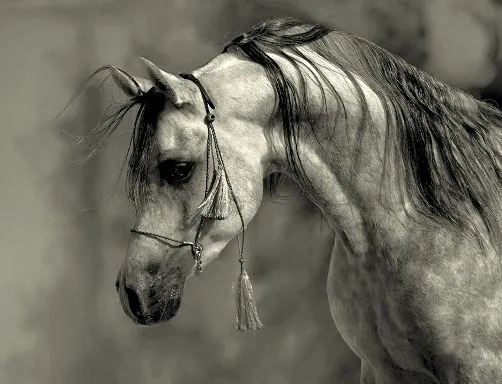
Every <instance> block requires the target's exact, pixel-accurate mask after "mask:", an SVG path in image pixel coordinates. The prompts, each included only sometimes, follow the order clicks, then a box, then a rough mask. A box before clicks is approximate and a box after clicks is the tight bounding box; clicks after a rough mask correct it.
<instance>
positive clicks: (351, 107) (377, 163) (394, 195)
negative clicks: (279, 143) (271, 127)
mask: <svg viewBox="0 0 502 384" xmlns="http://www.w3.org/2000/svg"><path fill="white" fill-rule="evenodd" d="M361 85H362V88H363V91H364V92H365V95H366V98H367V102H368V108H369V111H370V114H371V117H372V119H371V122H369V123H370V124H372V127H368V128H367V129H364V130H365V134H364V135H363V138H362V142H361V143H360V144H361V147H360V149H361V158H360V160H359V163H358V164H359V165H358V168H357V173H356V175H355V176H354V173H353V171H352V170H353V166H354V164H353V162H354V161H355V158H354V156H352V154H353V151H354V145H355V142H356V135H355V134H356V131H357V130H358V129H359V128H358V124H359V123H360V113H361V111H360V107H359V106H358V105H357V103H356V102H355V100H353V96H352V94H351V93H350V92H349V93H348V94H346V95H343V94H342V98H344V99H345V100H344V102H345V105H346V107H347V109H348V113H349V116H352V117H349V121H348V122H347V123H348V125H347V127H345V126H344V122H342V124H341V126H336V127H335V126H334V123H333V122H334V121H336V119H335V118H334V114H336V113H337V111H334V110H333V111H329V112H330V113H328V116H326V120H325V121H322V122H317V124H318V126H314V127H313V129H314V130H316V136H317V137H316V138H313V137H312V135H311V134H310V135H309V134H308V132H309V131H310V130H309V129H306V130H303V131H302V136H301V141H300V145H299V147H300V151H299V152H300V156H301V160H302V165H303V167H304V169H305V172H306V176H307V177H308V180H309V181H310V182H311V184H312V189H311V192H310V193H309V196H310V199H311V200H312V201H313V202H314V203H315V204H316V205H317V206H318V207H319V208H320V209H321V211H322V212H323V214H324V216H325V217H326V219H327V220H328V221H329V222H330V223H331V224H332V225H333V227H334V228H335V230H336V231H337V232H338V233H339V234H340V235H341V237H342V238H344V241H345V243H346V246H347V247H349V249H350V250H351V251H352V252H353V253H354V254H359V255H362V254H365V253H366V252H367V250H368V249H369V243H370V238H369V235H371V233H370V232H369V231H371V230H373V229H375V228H378V229H379V231H382V232H383V233H389V234H390V236H389V239H396V236H395V235H393V234H392V233H402V232H403V231H402V225H403V222H405V221H406V220H407V216H406V215H405V214H404V209H403V202H402V201H401V200H400V196H399V194H398V190H397V185H396V184H395V183H394V182H393V177H392V175H391V176H390V181H391V182H390V183H389V185H386V188H385V192H386V194H387V195H386V199H385V200H384V201H382V199H381V184H380V181H381V176H382V171H383V166H384V165H383V160H382V159H383V152H384V138H385V129H386V124H387V122H386V121H385V118H384V116H385V114H384V112H383V109H382V106H381V104H380V101H379V99H378V97H377V96H376V95H375V94H374V93H373V92H372V91H371V90H370V89H369V88H368V87H367V86H365V85H364V84H361ZM330 104H331V105H335V104H334V103H330ZM303 132H307V133H303ZM319 143H328V145H323V146H322V148H321V145H322V144H319ZM386 172H393V170H392V169H387V170H386ZM307 192H308V190H307ZM389 203H390V204H389ZM384 204H385V205H384ZM390 241H392V240H390ZM386 245H389V244H386ZM386 245H385V244H384V246H386ZM374 246H375V244H374V243H373V242H372V247H374Z"/></svg>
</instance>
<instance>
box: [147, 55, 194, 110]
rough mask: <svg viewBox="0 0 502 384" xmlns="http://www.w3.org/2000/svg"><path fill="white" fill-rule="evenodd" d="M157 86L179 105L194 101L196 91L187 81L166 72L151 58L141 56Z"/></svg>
mask: <svg viewBox="0 0 502 384" xmlns="http://www.w3.org/2000/svg"><path fill="white" fill-rule="evenodd" d="M140 59H141V61H142V62H143V64H144V65H145V67H146V69H147V71H148V74H149V76H150V78H151V79H152V81H153V82H154V84H155V86H156V87H157V88H159V89H160V90H162V91H164V92H165V93H166V95H167V97H168V99H169V100H170V101H171V102H172V103H173V104H174V105H175V106H177V107H179V106H181V105H183V104H187V103H190V102H193V97H194V91H193V89H192V88H191V87H190V85H189V84H187V82H186V81H184V80H183V79H181V78H180V77H178V76H175V75H172V74H170V73H167V72H164V71H163V70H162V69H160V68H159V67H157V66H156V65H155V64H154V63H152V62H151V61H150V60H147V59H145V58H144V57H140Z"/></svg>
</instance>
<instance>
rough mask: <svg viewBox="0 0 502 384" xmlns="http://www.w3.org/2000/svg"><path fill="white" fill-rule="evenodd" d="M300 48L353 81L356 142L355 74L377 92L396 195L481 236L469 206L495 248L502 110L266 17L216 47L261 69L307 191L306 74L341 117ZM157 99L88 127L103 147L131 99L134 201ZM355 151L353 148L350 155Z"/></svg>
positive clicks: (348, 38) (137, 101) (362, 49)
mask: <svg viewBox="0 0 502 384" xmlns="http://www.w3.org/2000/svg"><path fill="white" fill-rule="evenodd" d="M300 48H302V49H305V48H306V49H308V50H310V51H312V52H313V53H315V54H317V55H318V56H320V57H322V58H323V59H324V60H328V61H329V62H331V63H333V64H334V65H335V66H336V67H337V68H338V69H341V70H342V71H343V72H344V73H345V74H346V76H347V77H348V78H349V79H350V80H351V81H352V82H353V83H354V86H355V88H356V90H357V91H358V94H359V99H360V103H361V110H362V112H363V113H362V117H361V120H360V124H359V129H358V131H357V136H356V139H359V140H356V141H359V142H361V141H362V140H360V139H361V138H362V136H363V135H364V133H365V128H366V127H368V126H370V124H367V123H368V122H369V121H370V117H369V107H368V105H367V103H366V100H365V97H364V95H363V92H362V89H361V88H360V86H359V85H358V83H357V82H356V80H355V76H354V75H356V76H358V77H359V78H361V79H362V80H363V81H364V82H365V83H367V85H368V86H369V87H370V88H371V89H372V90H373V91H374V92H375V93H376V94H377V95H378V96H379V98H380V101H381V102H382V104H383V107H384V109H385V113H386V116H387V121H388V122H390V123H389V124H388V127H387V130H386V142H385V159H384V160H385V164H384V167H383V168H384V173H385V169H387V168H388V167H389V166H392V167H393V168H394V169H395V171H396V172H397V179H398V182H399V187H400V189H401V192H403V193H405V194H406V197H407V199H408V200H409V201H410V203H411V204H412V207H413V209H414V211H415V212H417V213H418V214H419V216H420V217H424V218H428V219H430V220H429V222H430V223H436V224H439V225H448V226H450V227H452V228H455V229H458V230H466V229H467V230H469V233H471V234H473V235H474V236H475V237H476V238H479V236H478V235H479V233H480V232H479V229H480V228H476V227H475V225H474V224H473V222H474V220H473V217H472V211H473V210H474V211H476V212H478V213H479V215H480V217H481V218H482V220H483V222H484V224H485V225H486V228H487V230H488V233H489V235H490V237H491V239H492V242H493V245H494V246H496V247H497V248H498V249H500V250H502V241H501V239H502V236H501V229H502V228H501V223H500V222H499V218H498V216H499V212H501V210H500V209H501V202H500V199H501V197H500V196H502V194H501V193H500V192H501V191H500V187H501V185H502V169H501V164H502V153H501V148H502V135H501V127H502V112H501V111H500V110H499V109H497V108H495V107H494V106H492V105H490V104H488V103H485V102H483V101H480V100H476V99H475V98H474V97H472V96H470V95H469V94H467V93H465V92H462V91H460V90H456V89H453V88H451V87H449V86H447V85H445V84H443V83H441V82H440V81H438V80H437V79H435V78H434V77H432V76H430V75H428V74H426V73H425V72H423V71H421V70H419V69H417V68H415V67H413V66H412V65H410V64H408V63H406V62H405V61H404V60H402V59H401V58H399V57H397V56H395V55H393V54H391V53H389V52H388V51H386V50H384V49H383V48H380V47H379V46H377V45H375V44H373V43H371V42H369V41H367V40H365V39H362V38H359V37H356V36H353V35H350V34H348V33H344V32H341V31H335V30H332V29H330V28H327V27H324V26H321V25H312V24H306V23H303V22H300V21H297V20H293V19H289V18H282V19H274V20H269V21H266V22H264V23H262V24H260V25H258V26H256V27H255V28H253V29H252V30H250V31H249V32H247V33H244V34H242V35H240V36H238V37H236V38H235V39H233V40H232V41H231V42H230V43H229V44H227V45H226V46H225V49H224V51H233V52H235V51H237V52H240V53H241V54H243V55H245V56H247V57H248V58H249V59H250V60H253V61H255V62H256V63H258V64H260V65H261V66H263V68H264V69H265V71H266V74H267V76H268V79H269V80H270V82H271V84H272V86H273V88H274V91H275V96H276V112H277V114H278V116H279V117H280V118H281V119H282V126H283V134H284V140H285V143H286V149H287V156H288V161H289V163H290V166H291V169H292V170H293V172H294V173H295V175H296V176H297V178H298V179H299V180H300V182H301V183H302V184H303V185H304V187H306V188H309V185H310V184H309V180H308V177H307V176H306V175H305V173H304V172H303V167H302V164H301V161H300V157H299V155H298V149H299V148H298V138H299V132H300V122H301V121H302V120H303V119H304V118H305V117H308V116H309V113H310V108H309V103H308V100H307V90H306V76H310V75H314V77H315V78H316V79H317V81H318V83H319V84H321V83H322V84H323V85H324V88H326V89H324V88H321V89H322V90H323V92H326V91H328V92H332V95H333V96H334V97H336V99H337V101H338V104H339V105H340V107H341V112H343V113H345V108H344V106H343V101H342V99H341V97H340V96H339V95H338V94H337V92H336V89H335V86H334V85H333V84H330V83H329V81H328V79H327V78H326V76H325V75H324V74H323V73H322V72H321V71H320V70H314V71H311V72H308V73H306V70H305V67H304V66H302V65H301V64H300V63H299V62H298V60H297V59H296V57H300V58H301V59H302V60H303V61H306V62H308V63H309V64H310V65H311V67H312V68H320V67H319V66H318V63H316V62H315V59H313V58H311V57H309V56H306V55H305V54H304V53H303V52H304V51H302V49H300ZM271 54H276V55H279V56H282V57H283V58H286V59H287V60H288V61H289V62H290V63H291V64H292V65H293V66H294V67H295V68H296V70H297V73H298V75H299V80H300V81H299V85H295V83H293V82H292V80H291V79H290V78H289V77H288V75H287V74H286V73H284V71H283V70H282V69H281V67H280V66H279V65H278V63H277V62H276V61H275V60H274V59H273V57H272V56H271ZM105 69H106V67H103V68H101V69H99V70H98V71H96V72H95V73H97V72H100V71H102V70H105ZM162 97H163V96H162V92H160V91H159V90H157V89H155V88H152V90H151V91H150V92H148V93H146V94H143V95H141V96H138V97H134V98H132V99H130V100H128V101H127V102H126V103H125V104H124V105H122V106H121V107H119V108H118V109H117V110H116V111H115V112H113V113H111V114H109V115H108V117H107V118H106V119H105V120H104V122H103V124H102V125H101V126H99V127H97V128H96V129H95V130H94V131H93V133H94V135H96V136H97V137H98V143H104V142H105V141H106V139H107V138H108V137H109V136H110V134H111V133H112V132H113V131H115V130H116V128H117V127H118V125H119V123H120V121H121V120H122V119H123V117H124V116H125V114H126V113H127V112H128V111H129V110H130V109H131V108H133V107H134V106H136V105H139V111H138V114H137V117H136V120H135V124H134V132H133V135H132V138H131V144H130V147H129V151H128V154H130V156H129V164H128V191H129V197H131V198H132V199H133V200H137V199H139V198H141V196H142V195H143V194H144V191H145V188H146V177H147V172H146V169H147V166H148V159H147V156H148V153H149V152H150V151H149V149H150V148H151V146H152V145H153V141H152V140H153V138H152V137H153V130H154V129H155V121H156V115H157V114H158V112H159V107H158V106H159V105H163V100H159V98H162ZM313 133H314V134H316V132H315V131H314V132H313ZM359 153H360V148H359V147H358V146H356V147H355V148H354V158H355V159H356V160H357V159H358V157H359ZM354 163H355V164H357V161H355V162H354ZM384 178H385V174H384V175H383V177H382V180H384ZM383 185H384V183H382V186H383ZM310 187H311V186H310Z"/></svg>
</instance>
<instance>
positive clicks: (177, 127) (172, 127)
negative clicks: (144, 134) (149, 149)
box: [156, 108, 207, 152]
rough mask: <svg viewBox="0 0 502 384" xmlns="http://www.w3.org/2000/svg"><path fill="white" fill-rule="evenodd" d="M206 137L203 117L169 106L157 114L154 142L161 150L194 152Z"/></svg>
mask: <svg viewBox="0 0 502 384" xmlns="http://www.w3.org/2000/svg"><path fill="white" fill-rule="evenodd" d="M206 139H207V128H206V127H205V125H204V121H203V117H202V116H198V115H195V114H193V113H189V112H188V111H186V110H183V109H180V110H176V109H171V108H169V109H168V110H166V111H165V112H164V113H162V114H161V115H160V116H159V120H158V124H157V131H156V143H157V146H158V149H159V150H160V151H161V152H170V151H176V152H179V151H183V152H194V151H197V150H199V149H200V146H201V144H202V143H204V142H205V140H206Z"/></svg>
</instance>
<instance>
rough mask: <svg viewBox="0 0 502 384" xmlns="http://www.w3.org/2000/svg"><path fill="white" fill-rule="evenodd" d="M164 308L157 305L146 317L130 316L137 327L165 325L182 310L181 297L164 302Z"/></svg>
mask: <svg viewBox="0 0 502 384" xmlns="http://www.w3.org/2000/svg"><path fill="white" fill-rule="evenodd" d="M164 303H165V304H164V305H162V306H159V305H155V306H154V307H153V308H152V309H151V310H149V311H148V312H146V313H145V314H144V315H139V316H138V315H136V316H134V317H132V316H130V317H131V319H132V320H133V322H134V323H135V324H137V325H143V326H151V325H156V324H160V323H163V322H165V321H168V320H170V319H171V318H173V317H174V316H176V313H177V312H178V310H179V309H180V306H181V297H178V298H175V299H170V300H167V301H165V302H164Z"/></svg>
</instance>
